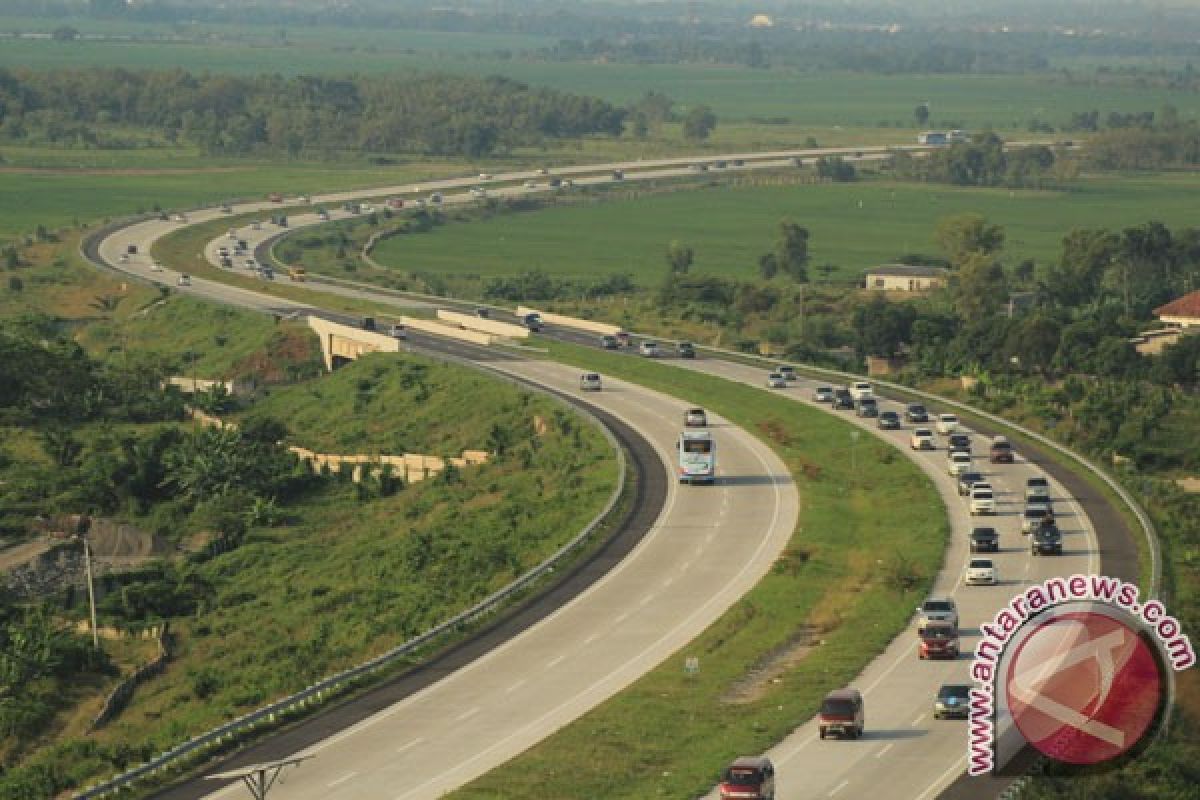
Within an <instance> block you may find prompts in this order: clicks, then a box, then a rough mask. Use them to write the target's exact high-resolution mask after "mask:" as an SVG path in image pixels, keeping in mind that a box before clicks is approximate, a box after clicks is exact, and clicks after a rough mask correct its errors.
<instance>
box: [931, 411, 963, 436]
mask: <svg viewBox="0 0 1200 800" xmlns="http://www.w3.org/2000/svg"><path fill="white" fill-rule="evenodd" d="M935 427H936V428H937V432H938V433H940V434H941V435H942V436H949V435H950V434H952V433H955V432H957V431H958V417H956V416H954V415H953V414H938V418H937V425H936V426H935Z"/></svg>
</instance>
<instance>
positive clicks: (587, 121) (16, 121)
mask: <svg viewBox="0 0 1200 800" xmlns="http://www.w3.org/2000/svg"><path fill="white" fill-rule="evenodd" d="M624 120H625V111H624V110H623V109H620V108H617V107H616V106H613V105H611V104H610V103H607V102H605V101H604V100H600V99H597V98H593V97H586V96H582V95H577V94H570V93H566V92H559V91H554V90H551V89H535V88H532V87H530V86H528V85H526V84H523V83H520V82H518V81H514V80H510V79H507V78H502V77H496V76H493V77H465V76H456V75H437V74H405V75H389V76H361V75H350V76H345V77H314V76H297V77H291V78H285V77H281V76H279V75H259V76H252V77H235V76H229V75H211V74H202V75H196V74H192V73H190V72H186V71H183V70H169V71H149V70H145V71H142V70H138V71H135V70H127V69H120V68H97V69H88V70H49V71H41V72H32V71H28V70H5V69H0V137H3V138H7V139H11V140H17V141H20V140H25V139H36V138H41V139H43V140H49V141H59V140H62V139H63V138H65V139H66V140H68V141H70V142H71V143H74V142H75V141H78V140H80V139H82V140H83V143H84V144H87V143H89V137H90V138H91V139H92V140H93V143H94V142H95V141H98V137H99V135H100V133H101V132H102V131H103V130H104V129H106V128H111V127H133V128H139V129H145V130H148V131H152V132H154V133H155V134H156V135H158V136H161V137H162V138H163V139H165V140H166V141H168V142H172V143H174V142H181V141H182V142H187V143H190V144H193V145H195V146H198V147H199V148H200V149H201V150H202V151H203V152H205V153H207V154H210V155H249V154H255V153H286V154H287V155H289V156H292V157H295V156H300V155H302V154H306V155H307V154H320V153H331V152H343V151H368V152H404V153H421V154H426V155H461V156H467V157H471V158H477V157H480V156H486V155H489V154H491V153H494V152H498V151H505V150H509V149H511V148H514V147H522V146H530V145H536V144H539V143H540V142H543V141H545V140H548V139H556V138H566V137H580V136H585V135H590V134H598V135H610V136H616V135H619V134H620V133H621V132H622V130H623V127H624Z"/></svg>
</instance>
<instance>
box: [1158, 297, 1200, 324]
mask: <svg viewBox="0 0 1200 800" xmlns="http://www.w3.org/2000/svg"><path fill="white" fill-rule="evenodd" d="M1154 316H1156V317H1158V319H1159V321H1160V322H1162V323H1163V324H1164V325H1171V326H1173V327H1176V328H1200V289H1197V290H1196V291H1194V292H1188V293H1187V294H1185V295H1184V296H1183V297H1180V298H1177V299H1175V300H1172V301H1171V302H1169V303H1167V304H1166V305H1165V306H1159V307H1158V308H1156V309H1154Z"/></svg>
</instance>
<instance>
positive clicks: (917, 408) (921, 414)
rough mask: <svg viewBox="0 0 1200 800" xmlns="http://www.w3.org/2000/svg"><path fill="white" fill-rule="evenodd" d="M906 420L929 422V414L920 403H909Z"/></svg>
mask: <svg viewBox="0 0 1200 800" xmlns="http://www.w3.org/2000/svg"><path fill="white" fill-rule="evenodd" d="M904 418H905V419H906V420H908V421H909V422H929V412H928V411H927V410H926V409H925V406H923V405H921V404H920V403H909V405H908V407H907V408H905V409H904Z"/></svg>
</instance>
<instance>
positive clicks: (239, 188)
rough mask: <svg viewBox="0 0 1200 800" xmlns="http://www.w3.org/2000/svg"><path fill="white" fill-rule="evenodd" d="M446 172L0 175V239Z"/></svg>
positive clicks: (229, 169)
mask: <svg viewBox="0 0 1200 800" xmlns="http://www.w3.org/2000/svg"><path fill="white" fill-rule="evenodd" d="M0 152H3V150H0ZM152 152H153V151H152ZM153 160H154V159H153V156H152V163H153ZM460 170H461V167H460ZM447 171H448V169H447V167H446V166H445V165H436V164H413V165H407V166H395V167H377V168H368V167H366V166H364V165H358V166H355V167H347V166H336V165H330V166H320V165H303V164H296V165H286V164H260V163H254V162H250V163H243V164H242V165H241V166H233V165H229V164H228V163H227V162H226V163H218V164H216V165H214V166H212V167H199V166H195V165H191V166H190V167H188V168H184V169H171V168H156V167H153V166H146V167H143V168H134V167H131V166H124V167H115V168H113V170H112V171H106V170H104V169H103V168H94V167H93V168H89V169H86V170H82V171H71V170H69V169H63V168H59V169H55V170H52V171H46V170H13V171H8V172H0V181H3V183H4V192H3V193H0V241H3V240H6V239H9V238H11V237H13V236H15V235H18V234H25V233H32V232H33V230H34V229H35V228H36V227H37V226H38V225H44V226H46V228H47V229H49V230H56V229H58V228H62V227H68V226H71V225H74V224H76V223H78V222H92V221H95V220H100V219H106V218H119V217H122V216H125V215H129V214H135V213H138V212H140V211H150V210H151V209H153V208H154V206H155V205H157V206H159V207H161V208H165V209H173V208H191V207H194V206H197V205H202V204H212V203H218V202H221V201H223V200H231V199H238V198H245V199H253V200H261V199H262V198H263V197H265V195H266V194H267V193H268V192H273V191H279V192H284V193H289V194H291V193H300V192H318V191H334V190H337V189H350V188H357V187H367V186H382V185H392V184H397V183H406V182H408V181H413V180H425V179H427V178H428V177H429V176H431V175H433V174H438V173H440V174H445V173H446V172H447Z"/></svg>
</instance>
